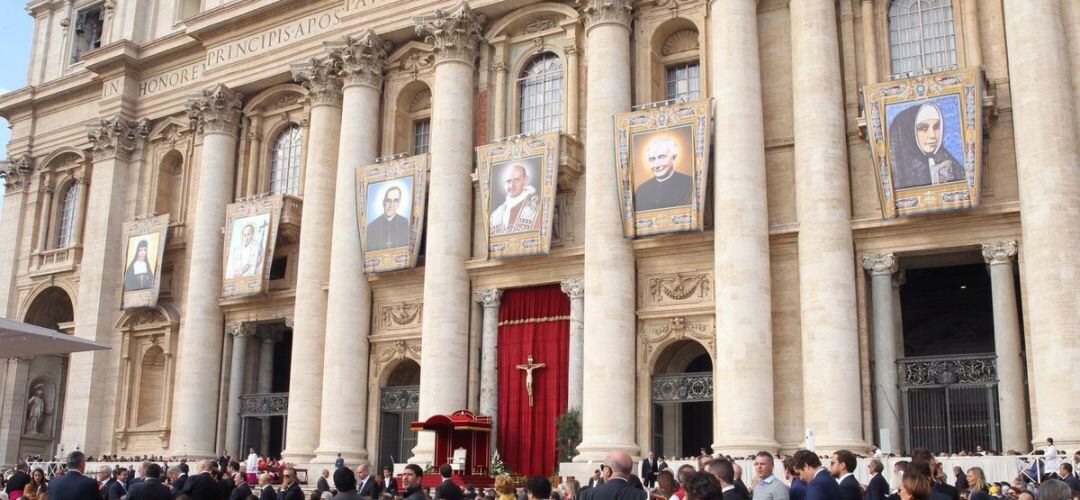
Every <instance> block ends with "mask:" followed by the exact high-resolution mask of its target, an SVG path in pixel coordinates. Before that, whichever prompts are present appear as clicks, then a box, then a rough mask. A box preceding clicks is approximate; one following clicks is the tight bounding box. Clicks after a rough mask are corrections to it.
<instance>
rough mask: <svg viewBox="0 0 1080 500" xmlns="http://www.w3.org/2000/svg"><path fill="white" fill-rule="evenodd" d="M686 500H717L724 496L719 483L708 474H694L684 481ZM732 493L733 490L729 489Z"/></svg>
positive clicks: (714, 477)
mask: <svg viewBox="0 0 1080 500" xmlns="http://www.w3.org/2000/svg"><path fill="white" fill-rule="evenodd" d="M684 486H685V488H686V499H687V500H719V499H720V498H723V497H724V496H725V495H726V494H725V493H724V492H723V491H722V490H723V488H722V486H721V481H720V480H719V479H717V478H716V476H715V475H713V474H710V473H708V472H695V473H693V474H691V475H690V477H688V478H687V479H686V484H685V485H684ZM729 491H730V492H732V493H734V491H735V490H734V488H730V489H729Z"/></svg>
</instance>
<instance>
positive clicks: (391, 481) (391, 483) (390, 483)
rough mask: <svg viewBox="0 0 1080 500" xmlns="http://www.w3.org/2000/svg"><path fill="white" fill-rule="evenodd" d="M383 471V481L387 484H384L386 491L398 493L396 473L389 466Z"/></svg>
mask: <svg viewBox="0 0 1080 500" xmlns="http://www.w3.org/2000/svg"><path fill="white" fill-rule="evenodd" d="M382 472H383V481H384V483H385V485H384V486H383V489H384V490H385V491H386V492H388V493H390V494H391V495H396V494H397V492H398V482H397V478H395V477H394V474H393V473H392V472H391V471H390V469H389V468H385V469H383V471H382Z"/></svg>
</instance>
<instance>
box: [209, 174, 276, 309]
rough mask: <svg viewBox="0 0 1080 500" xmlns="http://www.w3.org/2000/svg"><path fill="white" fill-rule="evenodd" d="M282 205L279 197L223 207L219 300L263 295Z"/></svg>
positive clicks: (268, 197) (266, 197) (267, 280)
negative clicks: (223, 221)
mask: <svg viewBox="0 0 1080 500" xmlns="http://www.w3.org/2000/svg"><path fill="white" fill-rule="evenodd" d="M282 203H283V201H282V196H281V195H271V196H262V197H259V198H254V199H249V200H243V201H239V202H236V203H233V204H231V205H229V206H227V207H225V221H226V222H225V258H224V264H225V269H224V274H225V276H224V279H223V280H222V282H221V298H223V299H229V298H235V297H244V296H248V295H258V294H261V293H265V292H266V290H267V286H268V283H269V280H270V263H271V261H272V260H273V258H274V244H275V243H276V242H277V231H278V221H279V220H280V219H281V207H282Z"/></svg>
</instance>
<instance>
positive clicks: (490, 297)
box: [473, 288, 502, 308]
mask: <svg viewBox="0 0 1080 500" xmlns="http://www.w3.org/2000/svg"><path fill="white" fill-rule="evenodd" d="M473 300H474V301H476V302H479V303H480V305H482V306H484V307H485V308H488V307H499V304H500V303H502V290H500V289H498V288H485V289H480V290H474V291H473Z"/></svg>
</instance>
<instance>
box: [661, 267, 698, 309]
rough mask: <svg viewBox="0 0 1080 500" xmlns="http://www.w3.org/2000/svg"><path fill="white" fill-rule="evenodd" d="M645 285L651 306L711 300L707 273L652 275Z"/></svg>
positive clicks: (689, 272) (690, 272) (691, 272)
mask: <svg viewBox="0 0 1080 500" xmlns="http://www.w3.org/2000/svg"><path fill="white" fill-rule="evenodd" d="M647 283H648V293H649V296H648V302H649V303H651V304H653V305H663V304H669V303H673V302H703V301H706V300H712V273H710V272H709V271H688V272H677V273H667V274H660V275H654V276H650V277H648V278H647Z"/></svg>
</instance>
